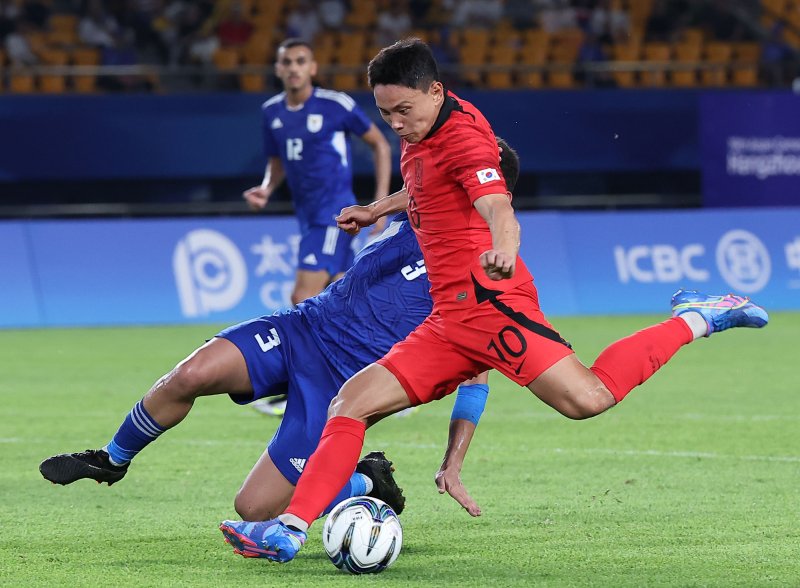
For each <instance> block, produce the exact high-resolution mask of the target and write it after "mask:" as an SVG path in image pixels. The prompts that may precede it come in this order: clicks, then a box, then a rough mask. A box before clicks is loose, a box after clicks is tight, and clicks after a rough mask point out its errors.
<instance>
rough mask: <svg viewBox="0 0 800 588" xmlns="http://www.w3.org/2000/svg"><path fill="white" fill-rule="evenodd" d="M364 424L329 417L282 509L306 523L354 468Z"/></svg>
mask: <svg viewBox="0 0 800 588" xmlns="http://www.w3.org/2000/svg"><path fill="white" fill-rule="evenodd" d="M366 430H367V427H366V425H365V424H364V423H362V422H361V421H357V420H355V419H351V418H349V417H333V418H332V419H330V420H329V421H328V423H327V424H326V425H325V428H324V429H323V430H322V437H321V438H320V440H319V445H318V446H317V450H316V451H315V452H314V453H313V455H312V456H311V459H309V460H308V463H307V464H306V467H305V470H304V471H303V475H302V476H300V481H299V482H298V484H297V488H296V490H295V492H294V496H292V500H291V502H289V506H288V508H287V509H286V512H287V513H289V514H293V515H295V516H297V517H299V518H301V519H303V520H304V521H305V522H307V523H308V524H309V525H311V523H312V522H313V521H314V520H315V519H316V518H317V517H319V516H320V513H321V512H322V511H324V510H325V507H327V506H328V505H329V504H330V502H331V500H333V499H334V498H335V497H336V495H337V494H338V493H339V491H340V490H341V489H342V488H343V487H344V485H345V484H347V481H348V480H349V479H350V476H352V475H353V472H354V471H355V469H356V465H357V464H358V458H359V456H360V455H361V450H362V449H363V448H364V433H365V432H366Z"/></svg>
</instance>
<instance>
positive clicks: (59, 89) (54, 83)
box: [39, 76, 67, 94]
mask: <svg viewBox="0 0 800 588" xmlns="http://www.w3.org/2000/svg"><path fill="white" fill-rule="evenodd" d="M66 90H67V80H66V78H65V77H64V76H39V91H40V92H42V93H43V94H63V93H64V92H65V91H66Z"/></svg>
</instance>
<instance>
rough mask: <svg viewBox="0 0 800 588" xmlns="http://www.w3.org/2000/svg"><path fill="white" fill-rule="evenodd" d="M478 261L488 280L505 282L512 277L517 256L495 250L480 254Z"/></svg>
mask: <svg viewBox="0 0 800 588" xmlns="http://www.w3.org/2000/svg"><path fill="white" fill-rule="evenodd" d="M480 261H481V267H483V271H485V272H486V275H487V276H489V279H490V280H507V279H508V278H510V277H511V276H513V275H514V266H515V265H516V263H517V256H516V255H509V254H508V253H505V252H504V251H498V250H497V249H489V251H484V252H483V253H481V257H480Z"/></svg>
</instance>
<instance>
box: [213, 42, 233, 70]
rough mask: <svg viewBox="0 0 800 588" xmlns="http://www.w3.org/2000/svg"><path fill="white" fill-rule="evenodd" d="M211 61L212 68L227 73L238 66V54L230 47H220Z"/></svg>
mask: <svg viewBox="0 0 800 588" xmlns="http://www.w3.org/2000/svg"><path fill="white" fill-rule="evenodd" d="M212 59H213V61H214V66H215V67H216V68H217V69H218V70H221V71H229V70H232V69H236V68H237V67H238V66H239V52H238V51H237V50H236V49H233V48H230V47H220V48H219V49H217V50H216V52H215V53H214V57H213V58H212Z"/></svg>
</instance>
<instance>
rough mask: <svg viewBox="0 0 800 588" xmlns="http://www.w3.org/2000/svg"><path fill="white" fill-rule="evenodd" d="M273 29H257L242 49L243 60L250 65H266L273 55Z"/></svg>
mask: <svg viewBox="0 0 800 588" xmlns="http://www.w3.org/2000/svg"><path fill="white" fill-rule="evenodd" d="M272 46H273V41H272V31H264V30H260V29H256V30H255V31H254V32H253V34H252V35H251V36H250V38H249V39H248V40H247V43H245V45H244V47H242V49H241V58H242V61H243V62H244V63H246V64H248V65H265V64H267V63H269V62H270V61H271V60H272V57H273V49H272Z"/></svg>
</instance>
